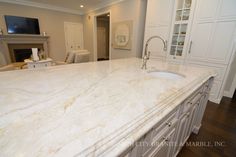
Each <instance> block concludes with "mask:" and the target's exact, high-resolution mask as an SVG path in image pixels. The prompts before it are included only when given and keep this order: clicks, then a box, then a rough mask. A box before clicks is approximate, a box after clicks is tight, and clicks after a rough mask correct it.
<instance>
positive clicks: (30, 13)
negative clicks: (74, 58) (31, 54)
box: [0, 2, 82, 61]
mask: <svg viewBox="0 0 236 157" xmlns="http://www.w3.org/2000/svg"><path fill="white" fill-rule="evenodd" d="M4 15H15V16H24V17H34V18H38V19H39V23H40V30H41V33H42V32H44V31H45V32H47V35H48V36H50V39H49V55H50V57H52V58H53V59H55V60H60V61H63V60H64V59H65V55H66V47H65V35H64V22H80V23H82V18H81V16H80V15H73V14H67V13H63V12H57V11H51V10H46V9H40V8H35V7H28V6H22V5H13V4H7V3H1V2H0V28H2V29H3V31H4V34H6V32H7V30H6V25H5V20H4Z"/></svg>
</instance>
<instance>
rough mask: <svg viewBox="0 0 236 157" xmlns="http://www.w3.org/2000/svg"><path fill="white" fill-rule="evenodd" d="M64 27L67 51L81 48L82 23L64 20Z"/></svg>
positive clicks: (82, 45) (82, 44) (82, 43)
mask: <svg viewBox="0 0 236 157" xmlns="http://www.w3.org/2000/svg"><path fill="white" fill-rule="evenodd" d="M64 29H65V42H66V51H67V53H68V52H69V51H71V50H78V49H83V47H84V42H83V25H82V24H81V23H72V22H65V23H64Z"/></svg>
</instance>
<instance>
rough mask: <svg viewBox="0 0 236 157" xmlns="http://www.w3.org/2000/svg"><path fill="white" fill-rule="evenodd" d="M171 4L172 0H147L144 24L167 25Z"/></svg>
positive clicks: (169, 19) (149, 25)
mask: <svg viewBox="0 0 236 157" xmlns="http://www.w3.org/2000/svg"><path fill="white" fill-rule="evenodd" d="M172 4H173V1H172V0H148V3H147V13H146V17H147V18H146V26H147V27H155V26H163V25H164V26H166V25H169V24H170V21H171V16H172Z"/></svg>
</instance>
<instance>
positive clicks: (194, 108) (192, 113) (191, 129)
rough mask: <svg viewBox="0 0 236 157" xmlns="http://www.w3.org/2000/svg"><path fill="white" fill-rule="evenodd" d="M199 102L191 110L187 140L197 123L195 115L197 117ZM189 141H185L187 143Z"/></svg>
mask: <svg viewBox="0 0 236 157" xmlns="http://www.w3.org/2000/svg"><path fill="white" fill-rule="evenodd" d="M198 104H199V102H197V103H196V104H195V105H194V106H193V107H192V109H191V111H190V116H189V119H188V124H187V134H186V138H188V137H189V136H190V134H191V133H192V131H193V126H194V122H195V115H196V111H197V106H198ZM186 140H187V139H185V141H186Z"/></svg>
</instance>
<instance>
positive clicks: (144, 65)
mask: <svg viewBox="0 0 236 157" xmlns="http://www.w3.org/2000/svg"><path fill="white" fill-rule="evenodd" d="M154 38H158V39H160V40H161V41H162V42H163V44H164V48H163V50H164V51H167V40H164V39H163V38H162V37H160V36H152V37H150V38H149V39H148V40H147V42H146V44H145V49H144V55H143V63H142V67H141V68H142V69H147V60H149V57H150V51H148V45H149V42H150V41H151V40H152V39H154Z"/></svg>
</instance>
